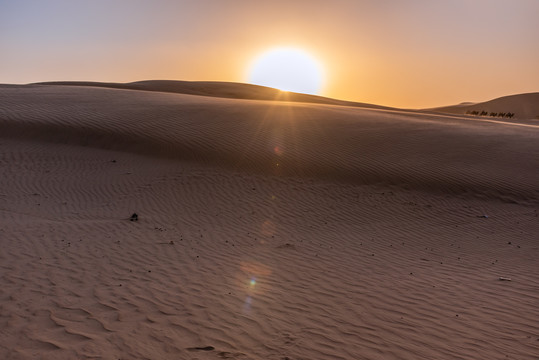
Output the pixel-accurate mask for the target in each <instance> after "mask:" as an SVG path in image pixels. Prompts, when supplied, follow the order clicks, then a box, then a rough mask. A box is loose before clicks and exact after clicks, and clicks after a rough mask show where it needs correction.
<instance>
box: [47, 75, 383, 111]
mask: <svg viewBox="0 0 539 360" xmlns="http://www.w3.org/2000/svg"><path fill="white" fill-rule="evenodd" d="M37 84H40V85H63V86H92V87H105V88H112V89H125V90H141V91H158V92H168V93H176V94H189V95H200V96H211V97H223V98H231V99H250V100H272V101H275V100H277V101H292V102H305V103H316V104H328V105H341V106H357V107H366V108H374V109H391V108H390V107H387V106H381V105H374V104H367V103H359V102H353V101H344V100H337V99H331V98H327V97H323V96H317V95H308V94H301V93H295V92H289V91H281V90H278V89H274V88H270V87H266V86H259V85H252V84H244V83H233V82H220V81H179V80H146V81H136V82H131V83H124V84H122V83H104V82H91V81H52V82H42V83H37Z"/></svg>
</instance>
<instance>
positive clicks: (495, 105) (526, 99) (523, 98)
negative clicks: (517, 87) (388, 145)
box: [431, 92, 539, 120]
mask: <svg viewBox="0 0 539 360" xmlns="http://www.w3.org/2000/svg"><path fill="white" fill-rule="evenodd" d="M431 110H432V111H437V112H442V113H450V114H466V112H467V111H479V112H481V111H486V112H488V113H489V114H490V113H491V112H492V113H501V112H503V113H513V114H515V117H516V118H519V119H534V120H539V92H536V93H527V94H518V95H510V96H504V97H500V98H497V99H494V100H490V101H485V102H480V103H463V104H460V105H454V106H445V107H439V108H435V109H431Z"/></svg>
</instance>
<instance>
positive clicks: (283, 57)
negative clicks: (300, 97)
mask: <svg viewBox="0 0 539 360" xmlns="http://www.w3.org/2000/svg"><path fill="white" fill-rule="evenodd" d="M248 81H249V83H251V84H255V85H263V86H269V87H272V88H277V89H280V90H283V91H293V92H299V93H305V94H319V93H320V90H321V87H322V81H323V71H322V67H321V66H320V64H319V62H318V61H316V59H315V58H313V57H312V56H311V55H309V54H308V53H307V52H305V51H303V50H300V49H296V48H276V49H272V50H269V51H266V52H264V53H263V54H261V55H260V56H258V57H257V58H256V59H255V60H254V62H253V64H252V65H251V67H250V69H249V75H248Z"/></svg>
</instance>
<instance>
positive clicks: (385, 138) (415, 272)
mask: <svg viewBox="0 0 539 360" xmlns="http://www.w3.org/2000/svg"><path fill="white" fill-rule="evenodd" d="M69 84H70V85H73V86H65V85H62V86H60V85H50V84H49V85H43V84H41V85H0V246H1V248H2V251H0V279H1V281H2V286H1V287H0V299H1V300H0V328H1V330H0V332H1V336H0V359H16V360H19V359H54V360H58V359H59V360H64V359H65V360H68V359H90V358H93V359H163V360H177V359H188V360H195V359H235V360H284V359H294V360H297V359H340V360H347V359H410V360H412V359H413V360H431V359H506V358H507V359H519V360H527V359H530V360H531V359H536V358H537V354H539V333H538V325H537V319H539V306H537V305H538V304H539V293H538V289H539V267H538V266H537V264H539V245H538V243H537V234H539V221H538V216H539V214H538V211H539V209H538V207H539V188H538V184H539V172H538V171H537V170H538V169H539V126H537V125H534V122H535V121H531V120H530V121H526V120H521V119H518V118H513V119H511V120H501V119H500V120H496V121H490V120H489V121H485V119H484V118H481V117H474V116H466V115H459V114H458V113H452V114H442V113H441V112H435V111H430V112H422V111H410V110H408V111H403V110H396V109H380V108H379V107H376V108H373V107H371V106H369V105H366V104H360V105H357V104H356V105H357V106H356V105H353V106H336V105H350V104H349V103H343V102H339V101H335V102H334V101H333V100H331V99H325V98H320V97H312V96H307V95H304V96H302V95H300V94H287V93H280V92H277V91H276V90H274V89H268V88H263V87H256V86H250V85H241V84H223V83H211V82H209V83H208V82H205V83H190V82H162V81H158V82H142V83H132V84H104V85H103V84H95V83H69ZM75 85H76V86H75ZM133 90H136V91H133ZM140 90H151V91H140ZM197 95H204V96H197ZM286 96H290V97H291V98H292V99H295V101H267V100H275V98H277V99H278V100H290V99H291V98H290V97H289V98H287V97H286ZM533 96H534V95H533V94H531V95H529V97H530V98H533ZM522 99H526V101H527V100H528V97H526V96H524V97H521V98H519V97H515V98H512V100H511V101H508V102H507V103H503V104H502V103H500V106H501V105H503V106H501V107H500V109H501V108H502V107H503V108H504V111H506V109H505V107H507V108H508V109H507V111H515V112H517V111H519V110H518V109H517V106H516V105H518V104H519V102H520V101H521V100H522ZM296 100H297V101H296ZM324 102H325V103H324ZM509 105H511V106H509ZM474 106H475V105H474ZM483 106H484V105H483ZM369 107H370V108H369ZM509 107H511V109H509ZM493 109H494V108H493ZM455 111H457V110H455ZM459 111H460V110H459ZM530 111H532V110H530ZM532 113H533V111H532ZM522 114H524V113H522ZM135 215H136V216H135Z"/></svg>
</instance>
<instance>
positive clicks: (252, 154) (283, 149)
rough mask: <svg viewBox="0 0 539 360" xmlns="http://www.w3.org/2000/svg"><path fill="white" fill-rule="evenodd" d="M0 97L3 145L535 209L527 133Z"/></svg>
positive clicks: (274, 110) (201, 107)
mask: <svg viewBox="0 0 539 360" xmlns="http://www.w3.org/2000/svg"><path fill="white" fill-rule="evenodd" d="M3 91H4V94H3V95H4V98H5V101H6V102H7V103H8V104H9V105H10V106H9V107H7V108H4V109H3V110H2V109H0V111H2V112H1V113H0V115H1V117H0V121H2V128H3V132H4V134H5V135H6V136H11V137H16V138H17V137H21V138H27V139H36V140H42V141H49V142H58V143H67V144H73V145H83V146H92V147H100V148H105V149H113V150H123V151H131V152H136V153H140V154H146V155H153V156H164V157H169V158H175V159H180V160H189V161H199V162H203V163H209V164H213V165H216V164H219V165H220V166H226V167H228V168H233V169H249V170H250V171H254V172H255V173H265V174H280V175H282V176H307V177H323V178H326V179H329V180H340V181H349V182H354V183H361V184H373V183H385V184H402V185H404V186H407V187H410V188H416V189H423V190H432V191H442V192H450V193H465V192H468V193H476V194H478V195H481V196H496V197H498V198H506V199H507V200H508V201H521V200H526V201H531V202H536V201H537V198H538V194H537V189H536V180H537V178H536V176H535V174H536V171H535V169H537V168H538V166H539V163H538V162H537V158H534V157H533V156H532V157H530V156H529V155H530V154H532V153H534V152H536V145H535V138H536V133H537V131H538V129H539V128H536V127H531V128H530V127H528V128H526V129H518V128H514V127H513V128H507V127H504V126H503V125H502V126H495V125H487V124H484V123H480V122H470V121H466V120H465V119H463V120H458V119H455V118H451V117H448V118H444V117H439V116H438V117H429V116H428V115H421V114H417V113H409V112H397V111H390V112H384V111H379V110H369V109H354V108H348V107H347V108H341V107H332V106H324V105H316V106H314V105H308V104H295V103H280V102H264V101H262V102H257V101H246V100H237V99H235V100H229V99H223V98H205V97H191V96H186V95H179V94H153V93H144V92H143V93H136V92H135V93H133V92H129V91H125V90H118V89H115V90H112V89H105V88H92V87H65V86H49V87H48V86H43V85H41V86H30V87H21V88H15V89H10V88H7V89H6V88H4V89H3ZM10 102H11V103H10ZM73 115H75V116H76V118H74V117H73ZM456 124H458V125H459V126H455V125H456ZM477 133H480V134H481V135H482V136H481V137H477V136H476V134H477ZM224 134H226V135H224ZM479 140H480V141H479ZM456 143H458V144H459V146H458V147H456V146H453V144H456ZM517 143H518V144H517ZM449 147H452V148H451V149H449V150H450V151H448V148H449ZM519 159H526V160H525V161H519ZM500 167H504V169H503V171H499V169H500Z"/></svg>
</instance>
